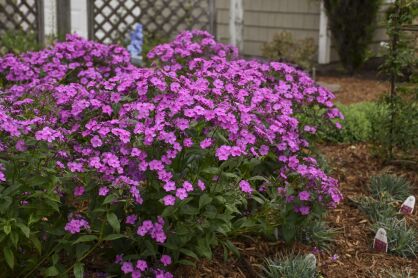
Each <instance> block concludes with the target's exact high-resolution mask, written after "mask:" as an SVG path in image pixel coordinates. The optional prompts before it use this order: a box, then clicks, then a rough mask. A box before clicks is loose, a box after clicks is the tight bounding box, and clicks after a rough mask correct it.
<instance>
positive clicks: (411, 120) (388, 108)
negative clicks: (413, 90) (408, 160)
mask: <svg viewBox="0 0 418 278" xmlns="http://www.w3.org/2000/svg"><path fill="white" fill-rule="evenodd" d="M417 96H418V94H417ZM390 102H392V103H390ZM370 123H371V142H372V143H373V144H374V145H375V146H376V148H377V150H378V151H379V153H380V154H381V155H382V156H383V157H385V158H392V157H393V156H394V151H398V152H401V153H402V154H401V155H402V156H410V155H411V154H412V156H413V154H414V151H416V150H417V149H418V99H416V100H415V99H413V98H407V99H403V98H401V97H396V98H393V100H389V98H386V99H384V100H382V101H381V102H379V103H378V106H377V107H376V109H375V110H373V111H372V113H370Z"/></svg>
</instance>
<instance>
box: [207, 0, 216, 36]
mask: <svg viewBox="0 0 418 278" xmlns="http://www.w3.org/2000/svg"><path fill="white" fill-rule="evenodd" d="M208 4H209V33H211V34H212V35H214V36H215V39H216V36H217V30H216V27H217V26H216V24H217V12H216V4H215V0H209V3H208Z"/></svg>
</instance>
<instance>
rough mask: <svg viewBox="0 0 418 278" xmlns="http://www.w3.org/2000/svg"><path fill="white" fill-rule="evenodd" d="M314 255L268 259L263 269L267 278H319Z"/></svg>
mask: <svg viewBox="0 0 418 278" xmlns="http://www.w3.org/2000/svg"><path fill="white" fill-rule="evenodd" d="M314 262H315V261H314V257H313V255H308V256H304V255H288V256H280V257H278V258H275V259H266V262H265V266H264V267H263V272H264V275H263V277H266V278H278V277H286V278H313V277H316V276H317V273H316V264H315V263H314Z"/></svg>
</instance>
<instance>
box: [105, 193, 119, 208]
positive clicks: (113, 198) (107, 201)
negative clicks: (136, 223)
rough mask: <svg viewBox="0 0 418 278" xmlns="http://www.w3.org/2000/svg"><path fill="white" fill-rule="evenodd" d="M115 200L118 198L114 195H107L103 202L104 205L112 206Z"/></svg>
mask: <svg viewBox="0 0 418 278" xmlns="http://www.w3.org/2000/svg"><path fill="white" fill-rule="evenodd" d="M115 199H116V196H115V195H114V194H110V195H107V196H106V198H105V199H104V201H103V205H106V204H110V203H111V202H113V201H114V200H115Z"/></svg>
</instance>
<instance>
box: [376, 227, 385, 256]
mask: <svg viewBox="0 0 418 278" xmlns="http://www.w3.org/2000/svg"><path fill="white" fill-rule="evenodd" d="M373 249H374V250H375V251H377V252H385V253H387V252H388V238H387V236H386V231H385V229H383V228H380V229H379V230H377V233H376V236H375V237H374V240H373Z"/></svg>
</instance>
